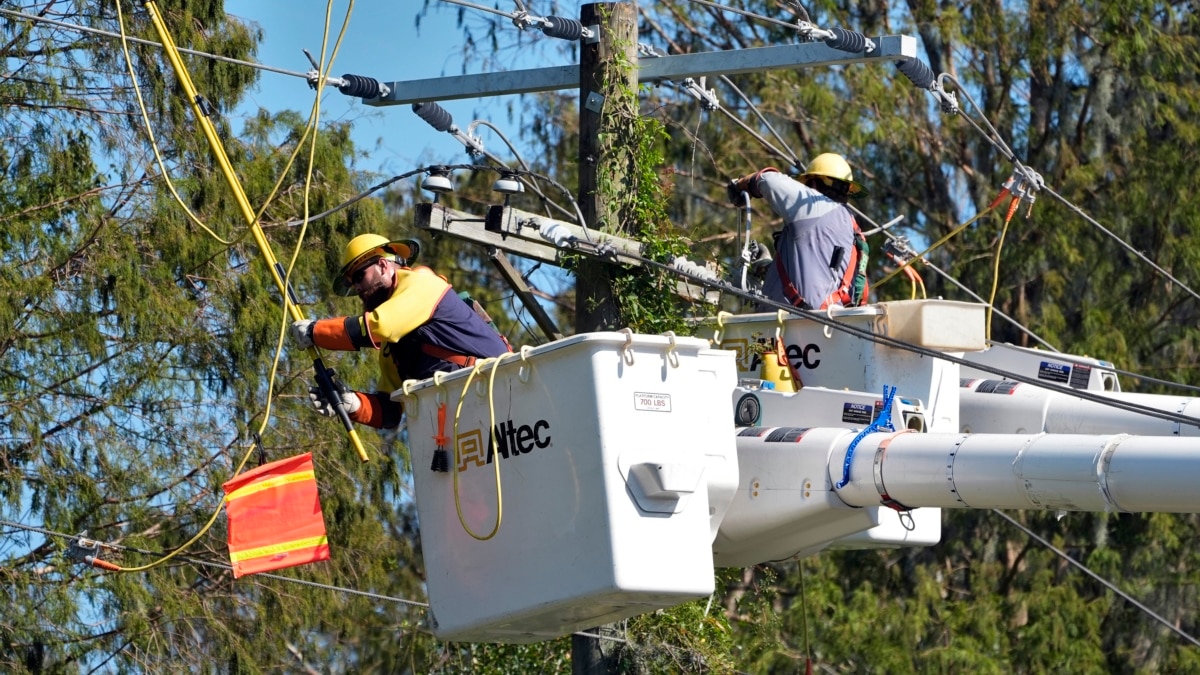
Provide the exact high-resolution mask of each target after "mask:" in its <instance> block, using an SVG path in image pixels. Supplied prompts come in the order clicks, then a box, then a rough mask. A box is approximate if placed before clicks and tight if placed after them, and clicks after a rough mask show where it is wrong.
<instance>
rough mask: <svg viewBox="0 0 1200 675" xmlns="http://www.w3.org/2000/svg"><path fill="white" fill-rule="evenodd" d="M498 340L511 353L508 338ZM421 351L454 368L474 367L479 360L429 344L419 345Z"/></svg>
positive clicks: (502, 337) (501, 337)
mask: <svg viewBox="0 0 1200 675" xmlns="http://www.w3.org/2000/svg"><path fill="white" fill-rule="evenodd" d="M500 339H501V340H503V341H504V346H505V347H507V348H508V351H509V352H511V351H512V345H510V344H509V343H508V338H506V337H504V336H503V335H501V336H500ZM421 351H422V352H425V353H426V354H428V355H429V356H432V357H433V358H435V359H441V360H443V361H448V362H450V363H453V364H454V365H456V366H462V367H463V368H470V367H471V366H473V365H475V362H476V361H478V360H479V357H476V356H467V355H466V354H459V353H458V352H452V351H450V350H449V349H446V348H445V347H442V346H440V345H434V344H429V343H428V342H425V343H422V344H421Z"/></svg>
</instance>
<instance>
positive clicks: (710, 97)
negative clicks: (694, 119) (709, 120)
mask: <svg viewBox="0 0 1200 675" xmlns="http://www.w3.org/2000/svg"><path fill="white" fill-rule="evenodd" d="M705 80H706V78H703V77H702V78H700V82H699V84H697V83H696V81H695V80H693V79H692V78H690V77H688V78H685V79H684V80H683V85H682V88H683V90H684V91H686V92H687V93H688V94H690V95H691V96H692V98H694V99H696V100H697V101H699V102H700V107H701V108H703V109H705V110H708V111H710V112H711V111H713V110H720V109H721V101H720V100H718V99H717V90H716V89H705V88H704V85H705Z"/></svg>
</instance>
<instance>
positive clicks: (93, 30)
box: [0, 9, 309, 80]
mask: <svg viewBox="0 0 1200 675" xmlns="http://www.w3.org/2000/svg"><path fill="white" fill-rule="evenodd" d="M0 14H7V15H8V16H12V17H17V18H20V19H26V20H29V21H36V22H40V23H45V24H50V25H52V26H58V27H59V28H65V29H67V30H74V31H78V32H80V33H91V34H93V35H102V36H104V37H109V38H115V39H117V40H120V39H121V35H120V34H119V33H113V32H111V31H107V30H102V29H100V28H91V27H89V26H81V25H79V24H75V23H67V22H65V21H57V20H55V19H47V18H45V17H42V16H37V15H35V14H25V13H24V12H15V11H13V10H11V9H0ZM125 39H126V40H128V41H130V42H136V43H138V44H143V45H148V46H150V47H158V48H160V49H161V48H162V46H163V45H162V43H161V42H155V41H153V40H144V39H142V38H136V37H128V36H127V37H126V38H125ZM176 49H177V50H178V51H180V52H183V53H184V54H190V55H192V56H201V57H204V58H206V59H213V60H214V61H224V62H225V63H232V64H236V65H239V66H249V67H250V68H257V69H258V70H265V71H268V72H272V73H279V74H280V75H291V76H292V77H299V78H302V79H306V80H307V79H308V76H309V75H308V73H302V72H299V71H296V70H288V69H286V68H276V67H275V66H268V65H265V64H262V63H255V62H253V61H243V60H241V59H235V58H231V57H228V56H221V55H220V54H210V53H208V52H202V51H198V50H195V49H185V48H183V47H177V48H176Z"/></svg>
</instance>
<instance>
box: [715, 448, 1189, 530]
mask: <svg viewBox="0 0 1200 675" xmlns="http://www.w3.org/2000/svg"><path fill="white" fill-rule="evenodd" d="M853 438H854V434H847V435H846V436H843V437H841V438H840V439H838V441H837V442H836V443H835V444H834V447H833V448H832V450H831V453H830V456H829V467H830V474H829V476H830V479H831V481H832V483H833V484H836V483H837V482H838V480H840V478H841V471H842V467H843V460H844V458H845V456H846V451H847V449H848V448H849V446H850V443H851V442H852V441H853ZM741 442H742V439H739V450H740V443H741ZM1198 478H1200V439H1195V438H1166V437H1147V436H1129V435H1125V434H1118V435H1108V436H1088V435H1074V434H1039V435H1020V434H917V433H900V434H888V433H876V434H870V435H868V436H866V437H865V438H864V439H863V440H862V441H861V442H860V443H859V444H858V446H857V447H856V448H855V450H854V453H853V457H852V458H851V463H850V482H849V483H848V484H847V485H846V486H845V487H844V488H842V489H841V490H837V491H836V492H837V496H838V497H839V498H840V499H841V500H842V501H844V502H845V503H846V504H847V505H850V506H863V507H865V506H877V505H879V504H880V503H881V501H883V499H884V497H883V496H882V495H886V496H887V497H888V498H890V499H891V500H894V501H895V502H897V503H898V504H899V505H903V506H906V507H910V508H915V507H921V506H938V507H944V508H960V509H961V508H969V509H991V508H998V509H1044V510H1064V511H1123V512H1130V513H1139V512H1163V513H1200V490H1197V489H1196V483H1197V479H1198Z"/></svg>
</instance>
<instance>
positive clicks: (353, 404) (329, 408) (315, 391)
mask: <svg viewBox="0 0 1200 675" xmlns="http://www.w3.org/2000/svg"><path fill="white" fill-rule="evenodd" d="M340 395H341V397H342V404H343V405H344V406H345V408H346V414H347V415H353V414H354V413H356V412H358V409H359V408H361V407H362V401H360V400H359V398H358V394H356V393H354V392H353V391H350V390H349V389H343V390H342V391H341V392H340ZM308 399H309V401H311V402H312V404H313V407H314V408H316V410H317V412H318V413H320V414H322V415H324V416H326V417H336V416H337V414H338V411H337V407H336V406H333V405H330V404H329V401H326V400H325V396H324V395H323V394H322V393H321V388H320V387H311V388H310V389H309V390H308Z"/></svg>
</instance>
